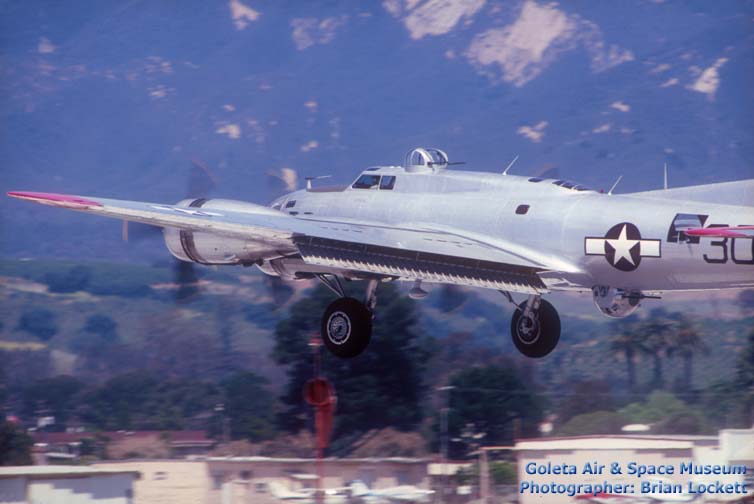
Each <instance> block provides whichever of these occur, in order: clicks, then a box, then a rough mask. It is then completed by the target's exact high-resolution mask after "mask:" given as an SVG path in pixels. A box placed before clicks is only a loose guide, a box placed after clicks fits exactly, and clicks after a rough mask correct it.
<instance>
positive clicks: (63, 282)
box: [44, 265, 92, 293]
mask: <svg viewBox="0 0 754 504" xmlns="http://www.w3.org/2000/svg"><path fill="white" fill-rule="evenodd" d="M91 274H92V272H91V270H90V268H89V267H88V266H83V265H78V266H74V267H72V268H71V269H69V270H68V271H66V272H65V273H63V272H60V271H52V272H49V273H47V274H46V275H45V276H44V282H45V283H46V284H47V288H48V289H49V291H50V292H61V293H64V292H77V291H80V290H84V288H85V287H86V286H87V285H88V284H89V280H90V278H91Z"/></svg>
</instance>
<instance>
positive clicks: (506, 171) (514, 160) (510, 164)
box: [503, 154, 518, 175]
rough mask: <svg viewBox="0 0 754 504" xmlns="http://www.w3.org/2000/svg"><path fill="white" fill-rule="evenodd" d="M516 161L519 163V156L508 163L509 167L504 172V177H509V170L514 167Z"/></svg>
mask: <svg viewBox="0 0 754 504" xmlns="http://www.w3.org/2000/svg"><path fill="white" fill-rule="evenodd" d="M516 161H518V154H516V157H514V158H513V161H511V162H510V163H508V166H507V167H506V168H505V170H503V175H508V170H510V169H511V166H513V164H514V163H515V162H516Z"/></svg>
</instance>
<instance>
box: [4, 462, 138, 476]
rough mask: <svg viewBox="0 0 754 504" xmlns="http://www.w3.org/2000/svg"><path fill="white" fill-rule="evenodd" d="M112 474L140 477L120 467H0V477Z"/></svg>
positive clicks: (134, 472)
mask: <svg viewBox="0 0 754 504" xmlns="http://www.w3.org/2000/svg"><path fill="white" fill-rule="evenodd" d="M114 474H131V475H133V476H134V477H135V478H140V477H141V473H140V472H139V471H124V470H120V469H101V468H94V467H88V466H64V465H44V466H10V467H0V479H3V478H17V477H24V478H30V479H40V478H79V477H88V476H102V475H109V476H110V475H114Z"/></svg>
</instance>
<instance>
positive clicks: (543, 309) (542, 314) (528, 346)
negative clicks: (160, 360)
mask: <svg viewBox="0 0 754 504" xmlns="http://www.w3.org/2000/svg"><path fill="white" fill-rule="evenodd" d="M501 292H502V293H503V295H504V296H505V297H506V298H507V299H508V301H510V302H511V303H513V304H514V305H515V306H516V311H514V312H513V317H512V319H511V337H512V338H513V344H514V345H516V348H517V349H518V351H519V352H521V353H522V354H524V355H525V356H527V357H532V358H535V359H538V358H540V357H544V356H545V355H547V354H549V353H550V352H552V351H553V350H554V349H555V347H556V346H557V344H558V340H560V317H559V316H558V312H557V311H556V310H555V308H554V307H553V306H552V305H551V304H550V303H549V302H547V301H545V300H544V299H542V298H541V296H529V299H527V300H526V301H524V302H523V303H521V304H518V305H516V303H515V302H514V301H513V298H512V297H511V295H510V293H508V292H504V291H501Z"/></svg>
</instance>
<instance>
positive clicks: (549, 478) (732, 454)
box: [515, 429, 754, 504]
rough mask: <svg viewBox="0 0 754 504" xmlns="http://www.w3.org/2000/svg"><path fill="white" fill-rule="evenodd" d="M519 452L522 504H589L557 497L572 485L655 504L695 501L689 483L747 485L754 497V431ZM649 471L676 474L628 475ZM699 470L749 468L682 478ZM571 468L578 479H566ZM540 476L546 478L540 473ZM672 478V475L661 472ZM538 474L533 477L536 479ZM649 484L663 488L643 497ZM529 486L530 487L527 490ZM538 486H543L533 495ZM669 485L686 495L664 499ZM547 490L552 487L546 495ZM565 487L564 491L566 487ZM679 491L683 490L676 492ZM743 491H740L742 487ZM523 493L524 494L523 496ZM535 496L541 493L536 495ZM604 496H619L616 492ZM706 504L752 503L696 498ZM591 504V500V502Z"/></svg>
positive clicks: (602, 439)
mask: <svg viewBox="0 0 754 504" xmlns="http://www.w3.org/2000/svg"><path fill="white" fill-rule="evenodd" d="M515 451H516V455H517V459H518V498H519V502H520V503H521V504H527V503H535V502H536V503H550V502H553V503H562V502H584V497H582V499H576V496H577V495H584V494H586V493H588V492H586V491H583V489H582V491H579V489H578V488H576V492H575V493H576V495H573V496H569V495H568V494H567V493H562V492H561V493H553V491H552V484H553V483H554V484H555V485H556V487H559V488H560V489H561V490H562V489H563V488H566V489H567V488H568V485H574V484H577V485H578V484H585V485H586V484H591V485H598V484H604V483H605V482H607V483H610V484H613V485H615V484H623V485H631V484H633V485H634V488H633V496H634V497H645V498H647V497H652V498H655V499H668V500H669V499H670V498H681V497H682V496H688V497H691V496H692V495H691V494H689V493H688V490H689V487H688V485H689V483H691V484H710V483H714V482H716V481H719V482H721V483H722V484H724V485H737V484H738V485H745V488H746V489H747V490H748V497H749V498H750V497H751V496H753V495H754V429H728V430H723V431H720V432H719V435H718V436H679V435H675V436H674V435H620V436H612V435H599V436H577V437H563V438H539V439H529V440H526V439H524V440H519V441H518V442H517V443H516V446H515ZM595 463H596V464H597V467H598V469H599V466H600V465H602V466H604V468H603V469H602V470H601V473H600V472H598V471H595V474H588V473H587V474H584V467H585V466H587V465H589V466H594V464H595ZM631 463H634V464H636V466H635V467H638V466H640V465H644V466H646V467H647V468H649V467H650V466H652V467H654V468H659V467H660V466H662V467H672V468H673V470H672V473H671V474H645V475H643V476H642V477H641V478H638V477H637V475H636V474H629V471H630V469H629V464H631ZM689 463H691V464H694V465H697V466H714V465H718V466H726V467H730V466H737V467H744V468H745V469H744V470H745V474H717V475H716V474H704V475H698V474H690V475H689V474H681V465H682V464H684V465H686V467H688V464H689ZM612 464H618V466H619V468H620V469H621V474H612V472H611V466H612ZM566 467H571V468H573V467H575V469H576V472H577V473H576V474H564V472H565V471H564V469H565V468H566ZM540 471H541V472H540ZM662 471H664V472H668V471H667V469H662ZM532 473H534V474H532ZM646 482H649V483H650V485H651V484H660V487H651V486H650V487H649V489H650V491H649V492H647V491H644V492H643V493H642V488H641V485H642V484H644V483H646ZM525 483H528V487H527V488H525V485H523V486H522V484H525ZM534 485H539V487H537V488H536V489H534ZM664 485H671V487H672V485H680V488H681V489H682V491H683V492H682V493H674V494H670V493H664V492H665V490H670V488H669V487H668V486H664ZM543 486H549V487H550V488H549V489H548V490H543ZM564 486H565V487H564ZM675 488H678V487H675ZM738 488H741V487H738ZM522 490H523V492H522ZM533 490H536V491H533ZM644 490H647V488H645V489H644ZM603 493H606V494H616V493H618V492H617V491H616V489H615V488H610V489H605V491H604V492H603ZM696 496H697V497H699V498H700V501H701V502H734V501H740V500H742V499H744V498H745V497H747V495H742V494H741V493H733V494H715V495H713V494H704V495H700V494H697V495H696ZM587 502H588V500H587Z"/></svg>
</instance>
